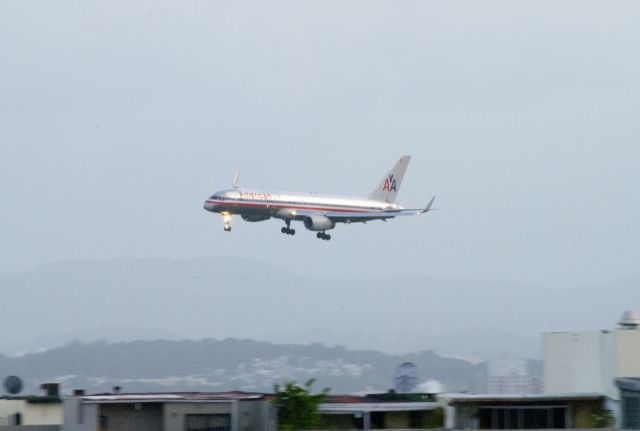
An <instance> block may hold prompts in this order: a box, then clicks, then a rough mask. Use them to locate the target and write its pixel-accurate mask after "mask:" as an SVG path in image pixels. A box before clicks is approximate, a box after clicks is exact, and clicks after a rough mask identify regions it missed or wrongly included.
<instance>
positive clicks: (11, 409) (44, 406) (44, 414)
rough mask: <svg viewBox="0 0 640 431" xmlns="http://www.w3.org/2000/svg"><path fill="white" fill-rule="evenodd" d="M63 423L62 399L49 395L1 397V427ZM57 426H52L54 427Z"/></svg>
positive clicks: (56, 424)
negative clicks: (49, 396) (48, 396)
mask: <svg viewBox="0 0 640 431" xmlns="http://www.w3.org/2000/svg"><path fill="white" fill-rule="evenodd" d="M60 424H62V400H60V399H59V398H56V399H53V398H51V399H49V398H47V397H37V396H33V397H15V398H0V428H3V427H5V426H12V425H14V426H15V425H24V426H35V425H52V426H53V425H55V426H57V427H59V426H60ZM54 428H55V427H52V429H54Z"/></svg>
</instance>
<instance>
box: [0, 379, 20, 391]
mask: <svg viewBox="0 0 640 431" xmlns="http://www.w3.org/2000/svg"><path fill="white" fill-rule="evenodd" d="M2 386H4V390H5V391H6V392H7V393H8V394H10V395H17V394H19V393H20V392H21V391H22V387H23V386H22V380H20V377H18V376H9V377H7V378H6V379H4V382H3V383H2Z"/></svg>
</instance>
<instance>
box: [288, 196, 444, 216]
mask: <svg viewBox="0 0 640 431" xmlns="http://www.w3.org/2000/svg"><path fill="white" fill-rule="evenodd" d="M435 199H436V197H435V196H434V197H433V198H431V200H430V201H429V203H428V204H427V206H426V207H424V208H412V209H401V210H389V211H371V212H358V211H304V210H303V211H296V213H295V215H296V217H306V216H313V215H322V216H325V217H328V218H330V219H332V220H334V221H346V220H349V221H352V222H359V221H368V220H386V219H389V218H394V217H399V216H410V215H419V214H424V213H426V212H429V211H433V210H434V209H435V208H431V207H432V205H433V201H434V200H435Z"/></svg>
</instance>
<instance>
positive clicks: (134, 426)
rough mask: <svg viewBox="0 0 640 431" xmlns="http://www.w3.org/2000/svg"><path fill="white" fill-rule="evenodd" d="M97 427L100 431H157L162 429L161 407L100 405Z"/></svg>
mask: <svg viewBox="0 0 640 431" xmlns="http://www.w3.org/2000/svg"><path fill="white" fill-rule="evenodd" d="M98 425H99V426H98V429H99V430H100V431H158V430H161V429H162V405H161V404H156V403H138V404H128V403H127V404H100V405H99V407H98Z"/></svg>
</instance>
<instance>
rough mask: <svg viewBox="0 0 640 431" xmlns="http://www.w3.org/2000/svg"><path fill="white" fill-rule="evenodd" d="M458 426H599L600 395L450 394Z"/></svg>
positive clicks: (475, 427)
mask: <svg viewBox="0 0 640 431" xmlns="http://www.w3.org/2000/svg"><path fill="white" fill-rule="evenodd" d="M447 398H448V402H449V404H450V405H451V406H452V407H453V427H454V428H455V429H472V430H475V429H566V428H574V429H575V428H596V425H597V424H596V423H595V421H594V414H597V413H598V412H601V411H603V410H604V409H605V404H606V397H605V396H604V395H601V394H556V395H472V394H458V395H449V396H448V397H447Z"/></svg>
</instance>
